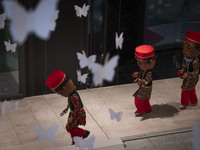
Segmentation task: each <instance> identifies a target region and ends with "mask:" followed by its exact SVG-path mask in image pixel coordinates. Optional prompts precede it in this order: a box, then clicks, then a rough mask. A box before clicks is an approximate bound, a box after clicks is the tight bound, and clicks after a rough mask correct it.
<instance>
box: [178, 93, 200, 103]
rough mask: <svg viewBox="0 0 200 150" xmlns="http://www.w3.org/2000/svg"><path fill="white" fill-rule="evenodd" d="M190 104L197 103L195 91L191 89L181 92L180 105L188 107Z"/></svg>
mask: <svg viewBox="0 0 200 150" xmlns="http://www.w3.org/2000/svg"><path fill="white" fill-rule="evenodd" d="M190 102H191V104H197V103H198V100H197V95H196V92H195V89H192V90H189V91H185V90H182V92H181V104H182V105H184V106H189V104H190Z"/></svg>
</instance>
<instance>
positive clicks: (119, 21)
mask: <svg viewBox="0 0 200 150" xmlns="http://www.w3.org/2000/svg"><path fill="white" fill-rule="evenodd" d="M120 23H121V0H119V19H118V33H117V35H118V34H120ZM117 53H118V55H119V48H118V49H117ZM118 65H119V63H118ZM116 72H117V81H116V82H117V83H116V84H117V85H118V82H119V80H118V78H119V68H118V66H117V70H116Z"/></svg>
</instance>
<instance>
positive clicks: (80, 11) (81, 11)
mask: <svg viewBox="0 0 200 150" xmlns="http://www.w3.org/2000/svg"><path fill="white" fill-rule="evenodd" d="M85 5H86V4H84V5H83V7H82V8H81V7H79V6H77V5H74V8H75V10H76V16H77V17H79V18H81V16H84V17H86V16H87V14H88V10H89V8H90V6H89V5H87V6H85Z"/></svg>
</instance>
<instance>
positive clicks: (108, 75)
mask: <svg viewBox="0 0 200 150" xmlns="http://www.w3.org/2000/svg"><path fill="white" fill-rule="evenodd" d="M118 60H119V56H118V55H117V56H114V57H112V58H111V59H110V61H109V62H108V63H107V64H105V65H104V68H103V78H104V79H105V80H107V81H112V80H113V78H114V74H115V68H116V66H117V64H118Z"/></svg>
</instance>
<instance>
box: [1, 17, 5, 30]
mask: <svg viewBox="0 0 200 150" xmlns="http://www.w3.org/2000/svg"><path fill="white" fill-rule="evenodd" d="M5 20H6V15H5V14H1V15H0V29H4V26H5Z"/></svg>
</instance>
